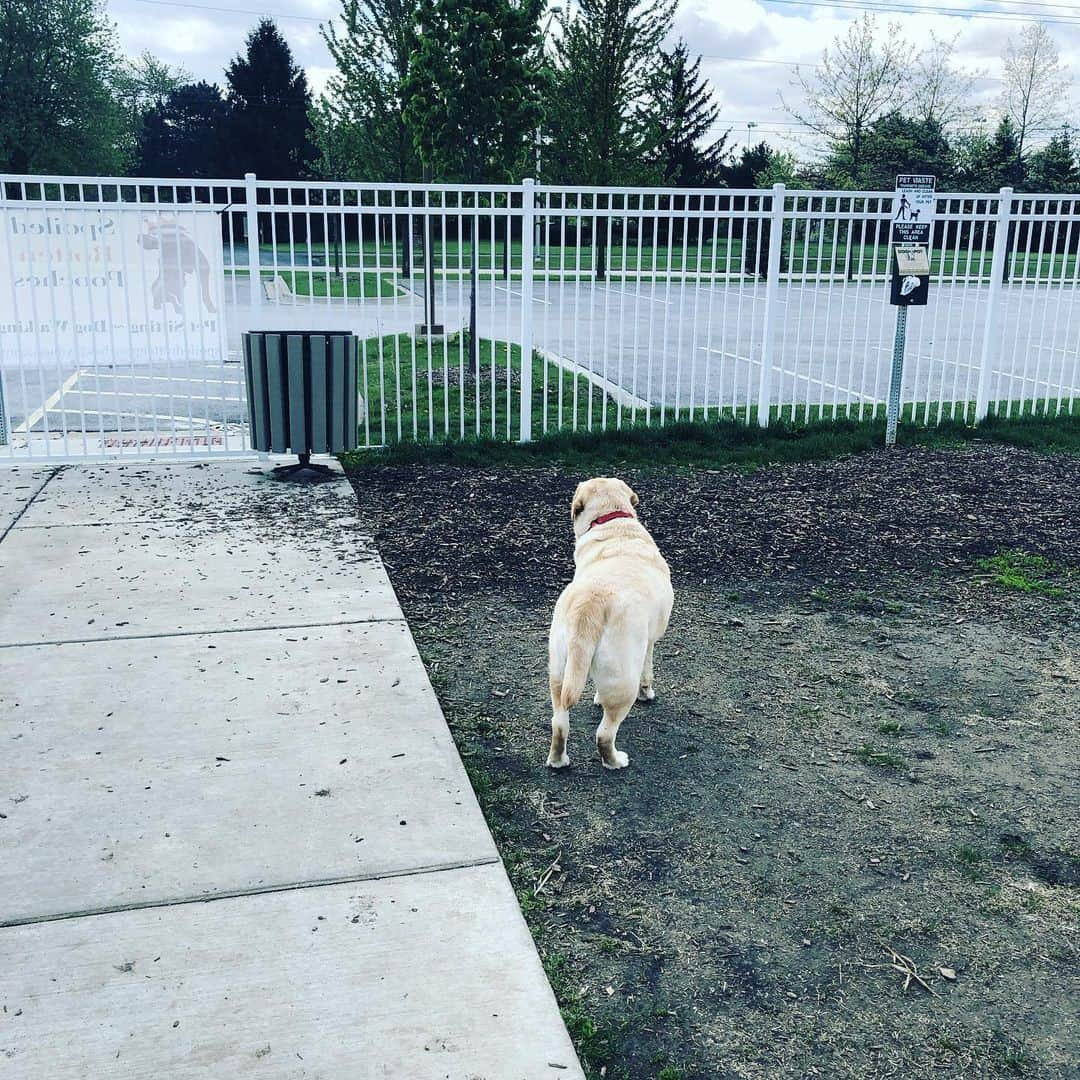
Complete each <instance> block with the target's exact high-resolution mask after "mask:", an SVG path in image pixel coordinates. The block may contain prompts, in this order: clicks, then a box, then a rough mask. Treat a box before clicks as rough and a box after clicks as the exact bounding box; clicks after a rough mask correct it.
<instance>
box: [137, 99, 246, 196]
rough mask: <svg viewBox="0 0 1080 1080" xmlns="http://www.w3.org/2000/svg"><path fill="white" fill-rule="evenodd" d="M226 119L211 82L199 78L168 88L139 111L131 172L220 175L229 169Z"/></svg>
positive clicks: (165, 175)
mask: <svg viewBox="0 0 1080 1080" xmlns="http://www.w3.org/2000/svg"><path fill="white" fill-rule="evenodd" d="M227 121H228V110H227V108H226V105H225V100H224V98H223V97H222V96H221V91H220V90H219V89H218V88H217V87H216V86H212V85H210V84H209V83H205V82H199V83H189V84H188V85H187V86H181V87H179V88H177V89H176V90H173V91H172V93H170V94H169V95H168V97H166V98H165V100H164V101H162V102H161V103H160V104H159V105H157V106H155V107H153V108H151V109H149V110H147V112H146V113H145V114H144V116H143V121H142V127H141V130H140V133H139V141H138V155H137V157H138V164H137V169H136V175H139V176H162V177H167V176H193V177H220V176H224V175H225V174H226V173H227V171H228V169H229V155H228V153H227V152H226V147H225V144H224V139H225V137H226V132H227Z"/></svg>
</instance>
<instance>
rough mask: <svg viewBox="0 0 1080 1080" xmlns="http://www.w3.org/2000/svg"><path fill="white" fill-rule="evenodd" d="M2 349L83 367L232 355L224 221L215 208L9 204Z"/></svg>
mask: <svg viewBox="0 0 1080 1080" xmlns="http://www.w3.org/2000/svg"><path fill="white" fill-rule="evenodd" d="M0 232H2V233H3V242H2V244H0V247H2V248H5V249H6V250H7V253H8V255H7V257H6V258H0V351H2V352H3V353H5V354H7V355H11V354H13V353H15V352H16V351H17V350H18V349H19V346H20V344H21V343H31V342H32V343H33V346H34V349H35V350H36V351H37V352H38V353H39V354H40V353H47V354H53V355H54V356H55V357H56V358H57V359H59V360H63V359H72V360H74V361H75V362H77V363H78V364H79V365H80V366H84V367H85V366H92V365H97V364H106V365H109V364H114V363H116V362H118V361H119V362H124V363H139V362H160V361H163V360H167V361H179V362H184V361H190V360H196V359H198V360H214V361H217V360H219V359H221V358H224V357H225V355H226V353H225V348H226V339H225V320H224V318H223V312H222V299H223V293H224V271H223V266H222V255H221V223H220V219H219V218H218V215H217V214H216V213H215V212H214V211H213V210H209V209H188V208H186V207H178V208H176V210H174V211H170V210H166V209H159V208H151V207H144V206H130V205H123V204H120V205H117V206H116V207H113V208H109V209H89V208H83V207H75V208H69V207H66V206H61V207H54V208H50V207H48V206H47V205H46V206H43V207H40V208H39V207H26V206H22V207H10V206H9V207H5V208H3V209H2V210H0Z"/></svg>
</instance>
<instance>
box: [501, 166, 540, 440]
mask: <svg viewBox="0 0 1080 1080" xmlns="http://www.w3.org/2000/svg"><path fill="white" fill-rule="evenodd" d="M535 198H536V197H535V195H534V193H533V182H532V180H531V179H526V180H522V182H521V436H520V437H521V441H522V442H529V441H530V440H531V439H532V351H533V324H532V319H533V312H532V305H533V295H532V293H533V221H534V219H535V217H536V205H535ZM511 239H512V238H511ZM512 246H513V245H511V248H512ZM507 285H508V286H509V282H508V283H507ZM544 407H545V408H547V402H546V401H545V402H544Z"/></svg>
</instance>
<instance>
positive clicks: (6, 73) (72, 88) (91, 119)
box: [0, 0, 128, 175]
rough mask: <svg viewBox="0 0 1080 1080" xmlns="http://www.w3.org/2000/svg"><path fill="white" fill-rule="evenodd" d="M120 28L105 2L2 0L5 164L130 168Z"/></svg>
mask: <svg viewBox="0 0 1080 1080" xmlns="http://www.w3.org/2000/svg"><path fill="white" fill-rule="evenodd" d="M119 72H120V58H119V51H118V47H117V43H116V34H115V30H114V29H113V26H112V24H111V23H110V22H109V21H108V19H107V18H106V16H105V12H104V8H103V7H102V6H101V5H100V4H99V3H98V0H49V2H48V3H43V2H42V0H0V167H2V168H3V169H4V170H5V171H8V172H15V173H82V174H84V175H85V174H94V173H101V174H106V173H109V174H113V173H117V172H120V171H122V169H123V167H124V165H125V164H126V162H125V153H126V150H127V149H128V147H127V145H126V141H125V127H124V114H123V111H122V109H121V107H120V105H119V104H118V103H117V100H116V98H115V96H114V93H113V90H114V86H115V83H116V80H117V77H118V74H119Z"/></svg>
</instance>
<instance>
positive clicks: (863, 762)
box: [353, 444, 1080, 1080]
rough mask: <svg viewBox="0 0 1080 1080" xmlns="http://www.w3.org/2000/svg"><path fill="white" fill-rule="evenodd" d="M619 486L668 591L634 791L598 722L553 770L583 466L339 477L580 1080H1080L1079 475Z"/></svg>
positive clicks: (773, 472)
mask: <svg viewBox="0 0 1080 1080" xmlns="http://www.w3.org/2000/svg"><path fill="white" fill-rule="evenodd" d="M619 475H621V476H623V478H624V479H626V480H627V481H628V482H629V483H630V484H631V485H632V486H633V487H634V488H635V490H636V491H637V492H638V494H639V495H640V496H641V507H640V513H641V517H642V520H643V521H644V523H645V524H646V525H647V526H648V528H649V529H650V531H651V532H652V533H653V536H654V537H655V539H656V540H657V543H658V544H659V546H660V548H661V550H662V551H663V552H664V555H665V557H666V558H667V560H668V562H669V563H670V565H671V567H672V572H673V579H674V584H675V593H676V605H675V612H674V615H673V618H672V624H671V627H670V629H669V632H668V635H667V637H666V638H665V639H664V641H663V642H662V643H661V644H660V646H658V649H657V679H658V681H657V691H658V700H657V702H656V703H654V704H652V705H650V706H647V707H640V706H639V707H635V709H634V710H633V711H632V712H631V714H630V717H629V719H628V720H627V722H626V724H625V726H624V729H623V732H622V733H620V745H621V746H622V748H623V749H625V750H627V751H628V752H629V754H630V758H631V766H630V768H629V769H627V770H624V771H623V772H622V773H620V774H618V775H617V776H613V775H612V774H608V773H605V772H604V771H603V770H602V769H601V768H600V767H599V764H598V762H597V761H596V757H595V750H594V749H593V747H592V745H591V738H592V736H591V728H592V725H593V724H594V723H595V721H596V719H597V717H596V716H595V715H594V711H593V710H591V709H590V708H589V706H588V705H587V704H585V703H584V702H583V704H582V705H581V706H579V707H578V708H577V709H576V710H575V711H574V715H573V718H572V732H571V743H570V754H571V759H572V761H573V762H574V764H573V766H572V768H570V769H568V770H564V771H563V772H561V773H551V772H549V771H547V770H545V769H544V768H543V761H544V757H545V754H546V749H547V738H548V717H549V711H548V710H549V704H548V701H547V687H546V679H545V666H546V645H545V643H546V631H547V625H548V622H549V620H550V614H551V606H552V604H553V602H554V599H555V597H556V596H557V595H558V592H559V591H560V590H561V588H562V587H563V586H564V585H565V583H566V582H567V581H568V580H569V578H570V576H571V574H572V569H573V563H572V554H573V546H572V535H571V531H570V520H569V504H570V498H571V495H572V493H573V489H574V486H575V484H576V483H577V482H578V480H580V479H583V478H584V477H583V476H578V475H575V474H574V473H573V472H572V471H570V470H564V469H562V468H539V469H529V470H511V469H508V468H489V469H476V468H462V467H454V466H447V465H408V466H401V467H394V466H390V465H385V466H382V465H380V466H377V467H371V468H366V469H364V470H363V471H362V472H360V473H358V474H357V475H355V476H354V477H353V483H354V487H355V489H356V492H357V496H358V500H359V505H360V512H361V515H362V517H363V518H364V520H365V523H366V526H367V527H368V528H370V529H371V531H372V533H373V534H374V536H375V539H376V541H377V543H378V546H379V549H380V551H381V553H382V555H383V557H384V560H385V562H386V565H387V567H388V569H389V572H390V575H391V578H392V580H393V583H394V586H395V589H396V590H397V593H398V596H399V597H400V599H401V602H402V605H403V608H404V610H405V614H406V616H407V617H408V619H409V622H410V625H411V627H412V629H413V632H414V634H415V636H416V638H417V642H418V645H419V647H420V649H421V653H422V655H423V656H424V659H425V662H426V663H427V665H428V670H429V672H430V674H431V678H432V682H433V684H434V686H435V688H436V690H437V692H438V693H439V697H440V701H441V702H442V705H443V708H444V711H445V712H446V715H447V719H448V721H449V723H450V725H451V728H452V730H453V732H454V735H455V738H456V740H457V743H458V747H459V749H460V751H461V753H462V757H463V759H464V760H465V763H466V766H467V768H468V769H469V771H470V775H471V777H472V779H473V783H474V787H475V789H476V791H477V794H478V796H479V798H480V800H481V803H482V805H483V806H484V809H485V812H486V814H487V816H488V820H489V822H490V824H491V826H492V830H493V832H494V834H495V836H496V840H497V841H498V843H499V846H500V851H501V853H502V855H503V859H504V861H505V862H506V864H507V868H508V870H509V872H510V875H511V878H512V880H513V881H514V884H515V887H516V888H517V890H518V895H519V898H520V899H521V902H522V907H523V911H524V912H525V915H526V918H527V919H528V921H529V925H530V928H531V929H532V931H533V934H534V937H535V938H536V941H537V945H538V948H539V950H540V953H541V956H542V958H543V959H544V962H545V966H546V968H547V971H548V974H549V977H550V978H551V980H552V984H553V986H554V988H555V990H556V993H557V995H558V997H559V1000H560V1004H561V1005H562V1007H563V1013H564V1017H565V1018H566V1021H567V1025H568V1027H569V1029H570V1031H571V1034H572V1035H573V1036H574V1038H575V1042H576V1044H577V1046H578V1050H579V1054H580V1056H581V1058H582V1061H583V1063H584V1064H585V1066H586V1069H587V1071H588V1073H589V1075H590V1076H593V1077H597V1076H603V1077H605V1080H607V1078H616V1077H622V1078H627V1080H638V1078H646V1077H647V1078H659V1080H691V1078H693V1080H705V1078H709V1080H712V1078H719V1077H740V1078H743V1077H745V1078H750V1077H770V1078H772V1077H781V1078H788V1077H791V1078H796V1077H799V1078H802V1077H808V1076H822V1077H843V1078H851V1080H855V1078H863V1077H872V1078H877V1077H893V1076H897V1077H899V1076H904V1077H912V1076H915V1077H924V1076H925V1077H931V1076H934V1077H939V1076H957V1077H960V1076H963V1077H967V1076H975V1075H979V1076H986V1077H1014V1076H1031V1077H1040V1078H1042V1077H1049V1078H1058V1077H1062V1078H1063V1077H1070V1076H1076V1075H1078V1074H1077V1072H1076V1071H1075V1063H1076V1062H1077V1061H1078V1060H1080V1037H1078V1030H1077V1025H1076V1023H1075V1010H1074V1007H1073V1005H1072V1004H1070V1003H1074V1002H1075V1001H1076V1000H1077V996H1078V994H1080V963H1078V957H1080V949H1078V927H1080V900H1078V886H1080V833H1078V825H1080V796H1078V784H1077V779H1076V778H1077V775H1078V771H1077V765H1078V761H1077V745H1078V735H1080V730H1078V718H1080V596H1078V588H1077V584H1078V582H1080V514H1078V513H1077V507H1078V501H1080V498H1078V497H1080V459H1078V458H1075V457H1068V456H1063V455H1046V456H1042V455H1038V454H1034V453H1031V452H1028V451H1022V450H1015V449H1010V448H1005V447H1000V446H990V445H978V444H976V445H972V446H969V447H967V448H964V449H958V450H946V449H915V448H912V449H901V450H898V451H894V452H890V453H885V452H881V453H873V454H867V455H864V456H860V457H853V458H848V459H840V460H834V461H829V462H823V463H815V464H801V465H791V466H781V467H771V468H764V469H760V470H758V471H756V472H753V473H750V474H741V473H738V472H735V471H732V470H723V471H716V472H709V471H704V470H695V471H687V470H660V469H657V470H650V471H647V472H640V471H638V472H633V471H620V472H619ZM1002 551H1022V552H1026V553H1030V554H1036V555H1040V556H1042V557H1044V558H1045V559H1046V560H1047V561H1048V563H1049V564H1050V565H1051V567H1052V569H1051V570H1050V571H1048V572H1049V573H1051V574H1052V577H1053V583H1054V587H1055V590H1056V591H1055V595H1052V596H1051V595H1042V594H1038V593H1035V594H1024V593H1019V592H1014V591H1009V590H1007V589H1004V588H1002V587H1001V586H1000V585H998V584H997V583H995V582H994V581H993V579H992V577H991V575H989V574H988V573H986V572H985V571H984V570H982V569H980V567H979V566H978V561H979V559H980V558H982V557H984V556H990V555H994V554H995V553H999V552H1002Z"/></svg>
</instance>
